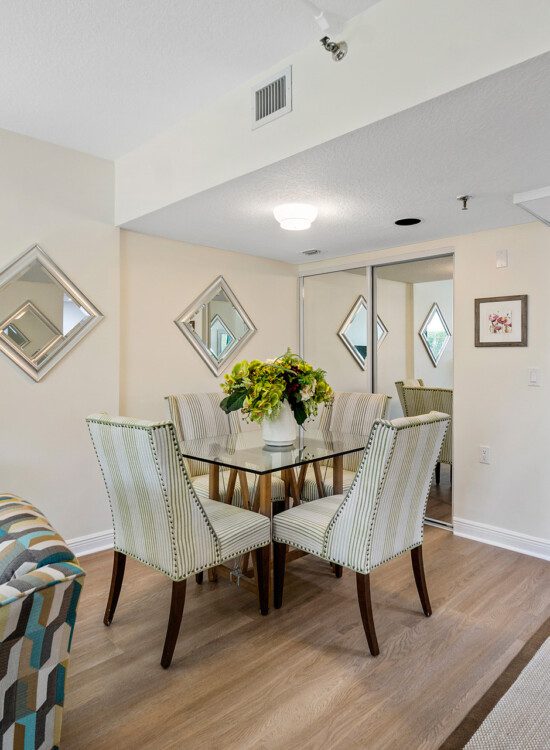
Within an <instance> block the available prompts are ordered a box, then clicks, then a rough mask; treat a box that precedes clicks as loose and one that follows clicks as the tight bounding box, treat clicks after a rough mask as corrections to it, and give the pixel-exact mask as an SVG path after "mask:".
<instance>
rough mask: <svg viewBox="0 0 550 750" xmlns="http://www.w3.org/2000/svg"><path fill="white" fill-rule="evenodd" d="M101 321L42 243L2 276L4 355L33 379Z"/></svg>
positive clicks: (0, 303)
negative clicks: (42, 246) (43, 247)
mask: <svg viewBox="0 0 550 750" xmlns="http://www.w3.org/2000/svg"><path fill="white" fill-rule="evenodd" d="M102 318H103V315H102V314H101V313H100V312H99V310H98V309H97V307H95V305H93V304H92V303H91V302H90V300H89V299H88V298H87V297H85V296H84V295H83V294H82V292H81V291H80V290H79V289H78V288H77V287H76V286H75V285H74V284H73V283H72V281H71V280H70V279H69V278H68V277H67V276H65V274H64V273H63V271H61V269H60V268H58V266H56V265H55V263H54V262H53V261H52V259H51V258H50V257H48V255H46V253H45V252H44V251H43V250H42V249H41V248H40V247H39V246H38V245H33V247H31V248H30V249H29V250H27V251H26V252H25V253H23V255H21V256H20V257H19V258H17V259H16V260H15V261H13V263H11V264H10V265H9V266H8V267H7V268H5V269H4V270H3V271H2V272H1V273H0V351H2V352H4V354H6V355H7V356H8V357H9V358H10V359H11V360H12V361H13V362H15V363H16V364H17V365H19V367H21V369H22V370H24V371H25V372H26V373H27V375H30V377H31V378H33V379H34V380H37V381H38V380H40V379H41V378H43V377H44V375H45V374H46V373H47V372H48V371H49V370H51V368H52V367H53V366H54V365H55V364H57V363H58V362H59V360H60V359H62V358H63V357H64V356H65V354H67V353H68V352H69V351H70V350H71V349H72V348H73V346H74V345H75V344H77V343H78V342H79V341H80V339H81V338H83V336H85V335H86V334H87V333H89V332H90V331H91V330H92V328H93V327H94V326H96V325H97V324H98V323H99V322H100V320H101V319H102Z"/></svg>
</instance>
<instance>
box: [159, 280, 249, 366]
mask: <svg viewBox="0 0 550 750" xmlns="http://www.w3.org/2000/svg"><path fill="white" fill-rule="evenodd" d="M220 289H221V290H222V291H223V292H224V293H225V295H226V297H227V299H228V300H229V301H230V302H231V304H232V305H233V307H234V308H235V309H236V310H237V311H238V313H239V315H240V316H241V318H242V319H243V321H244V322H245V323H246V325H247V326H248V331H247V332H246V333H245V334H244V336H243V337H242V338H240V339H235V343H234V344H233V345H231V346H230V347H228V349H227V354H226V355H225V356H223V357H222V358H221V359H220V360H218V359H217V358H216V357H214V355H213V354H212V353H211V352H210V350H209V349H208V348H207V347H206V345H205V344H204V342H203V340H202V339H201V338H200V336H199V335H198V334H197V333H196V331H195V330H194V329H193V328H191V327H190V326H188V325H186V321H187V320H189V319H190V318H191V317H193V315H195V313H196V312H197V311H198V310H199V309H200V308H201V307H202V306H203V305H204V304H206V303H207V302H209V301H210V299H211V298H212V295H213V293H214V292H217V291H219V290H220ZM174 323H175V324H176V326H177V327H178V328H179V330H180V331H181V332H182V333H183V334H184V336H185V337H186V338H187V340H188V341H189V342H190V344H191V345H192V346H193V348H194V349H195V351H196V352H197V354H198V355H199V356H200V357H201V358H202V359H203V360H204V362H206V364H207V365H208V367H209V368H210V370H212V372H213V373H214V375H216V377H218V376H219V375H221V373H222V372H223V371H224V370H225V369H226V367H227V365H228V364H229V363H230V362H231V361H232V360H233V359H235V357H236V355H237V352H239V351H240V349H242V347H243V346H244V345H245V344H246V342H247V341H248V340H249V339H250V338H251V337H252V336H253V335H254V334H255V333H256V330H257V329H256V326H255V325H254V323H253V322H252V321H251V319H250V318H249V317H248V315H247V314H246V312H245V310H244V308H243V306H242V305H241V303H240V302H239V300H238V299H237V297H236V296H235V295H234V293H233V291H232V290H231V287H230V286H229V284H228V283H227V281H226V280H225V279H224V278H223V276H218V277H217V278H216V279H214V281H213V282H212V283H211V284H210V286H208V287H207V288H206V289H205V290H204V291H203V292H201V294H200V295H199V296H198V297H196V298H195V299H194V300H193V302H191V304H190V305H188V307H186V308H185V310H184V311H183V312H182V313H181V314H180V315H178V317H177V318H176V319H175V320H174ZM224 325H225V323H224ZM230 333H231V331H230Z"/></svg>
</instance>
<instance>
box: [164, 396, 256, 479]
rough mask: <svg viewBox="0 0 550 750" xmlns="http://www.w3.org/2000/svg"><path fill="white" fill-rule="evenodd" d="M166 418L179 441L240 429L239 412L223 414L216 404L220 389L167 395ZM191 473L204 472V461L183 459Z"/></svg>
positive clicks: (220, 398)
mask: <svg viewBox="0 0 550 750" xmlns="http://www.w3.org/2000/svg"><path fill="white" fill-rule="evenodd" d="M166 398H167V401H168V408H169V409H170V419H171V420H172V422H173V424H174V427H175V429H176V434H177V437H178V440H179V441H183V440H199V439H201V438H209V437H216V436H218V435H220V436H221V435H232V434H234V433H237V432H240V431H241V426H240V418H239V414H240V412H231V414H226V413H225V412H224V411H223V410H222V409H221V407H220V401H221V400H222V394H221V393H182V394H180V395H179V396H167V397H166ZM186 465H187V467H188V470H189V473H190V475H191V476H192V477H196V476H200V475H202V474H208V464H207V463H205V462H204V461H194V460H192V459H191V460H189V459H187V460H186Z"/></svg>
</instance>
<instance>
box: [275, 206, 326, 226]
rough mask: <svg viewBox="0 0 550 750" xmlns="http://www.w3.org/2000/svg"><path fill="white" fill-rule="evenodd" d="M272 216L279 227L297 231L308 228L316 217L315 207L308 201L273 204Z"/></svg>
mask: <svg viewBox="0 0 550 750" xmlns="http://www.w3.org/2000/svg"><path fill="white" fill-rule="evenodd" d="M273 216H274V217H275V218H276V219H277V221H278V222H279V224H280V225H281V229H288V230H290V231H291V232H299V231H301V230H303V229H309V228H310V227H311V224H312V222H314V221H315V219H316V218H317V207H316V206H311V205H310V204H309V203H283V204H282V205H281V206H275V208H274V209H273Z"/></svg>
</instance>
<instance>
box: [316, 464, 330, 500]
mask: <svg viewBox="0 0 550 750" xmlns="http://www.w3.org/2000/svg"><path fill="white" fill-rule="evenodd" d="M313 473H314V474H315V484H316V485H317V494H318V495H319V497H324V496H325V488H324V485H323V476H322V474H321V467H320V466H319V461H314V462H313ZM335 494H336V492H335Z"/></svg>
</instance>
